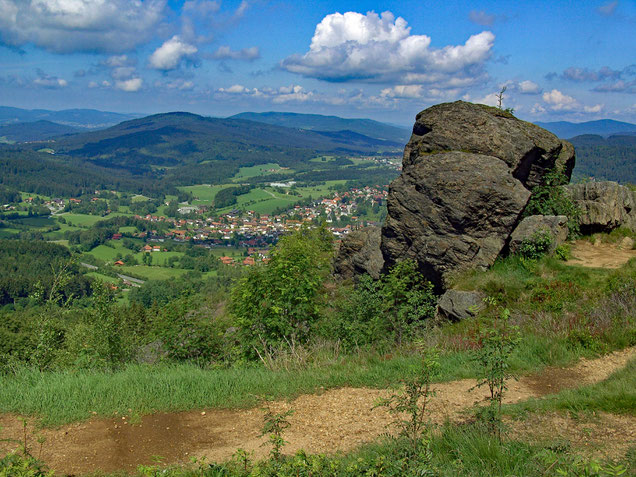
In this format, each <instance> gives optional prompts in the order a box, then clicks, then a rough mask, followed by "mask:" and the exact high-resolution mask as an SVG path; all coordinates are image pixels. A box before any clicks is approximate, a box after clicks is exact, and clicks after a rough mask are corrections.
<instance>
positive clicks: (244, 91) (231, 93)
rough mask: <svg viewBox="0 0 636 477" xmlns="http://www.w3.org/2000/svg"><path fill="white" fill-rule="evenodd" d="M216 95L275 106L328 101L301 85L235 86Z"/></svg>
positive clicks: (220, 90) (217, 91) (222, 89)
mask: <svg viewBox="0 0 636 477" xmlns="http://www.w3.org/2000/svg"><path fill="white" fill-rule="evenodd" d="M216 93H217V94H216V96H217V97H219V98H226V99H229V98H232V97H234V98H240V97H250V98H259V99H263V100H267V101H270V102H272V103H274V104H282V103H289V102H297V103H304V102H307V101H325V100H326V98H325V97H322V96H316V94H315V93H314V92H313V91H307V90H306V89H304V88H303V87H302V86H300V85H289V86H281V87H279V88H267V87H265V88H248V87H245V86H243V85H241V84H235V85H232V86H230V87H228V88H219V89H217V90H216Z"/></svg>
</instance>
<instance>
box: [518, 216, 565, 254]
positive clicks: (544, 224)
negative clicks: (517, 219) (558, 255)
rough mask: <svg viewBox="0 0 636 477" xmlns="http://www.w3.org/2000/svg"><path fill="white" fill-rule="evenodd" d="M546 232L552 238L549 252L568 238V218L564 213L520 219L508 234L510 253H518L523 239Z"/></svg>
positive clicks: (530, 238) (529, 238)
mask: <svg viewBox="0 0 636 477" xmlns="http://www.w3.org/2000/svg"><path fill="white" fill-rule="evenodd" d="M542 231H545V232H548V233H549V234H550V237H551V238H552V244H551V245H550V250H549V251H548V252H549V253H553V252H554V251H555V250H556V248H557V247H558V246H559V245H561V244H562V243H563V242H565V241H566V240H567V238H568V232H569V231H568V218H567V217H566V216H565V215H531V216H529V217H526V218H525V219H523V220H522V221H521V223H520V224H519V225H517V228H516V229H515V230H514V231H513V232H512V234H511V235H510V243H509V247H510V253H518V252H519V249H520V248H521V244H522V243H523V242H524V240H532V238H533V237H535V236H536V234H537V233H539V232H542Z"/></svg>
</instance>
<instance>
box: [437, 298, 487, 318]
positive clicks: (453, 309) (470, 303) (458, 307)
mask: <svg viewBox="0 0 636 477" xmlns="http://www.w3.org/2000/svg"><path fill="white" fill-rule="evenodd" d="M483 308H484V294H483V293H480V292H476V291H460V290H447V291H446V293H444V294H443V295H442V296H441V297H439V301H438V302H437V314H438V315H439V316H441V317H442V318H445V319H447V320H451V321H459V320H464V319H466V318H471V317H473V316H475V315H477V313H478V312H479V311H481V310H482V309H483Z"/></svg>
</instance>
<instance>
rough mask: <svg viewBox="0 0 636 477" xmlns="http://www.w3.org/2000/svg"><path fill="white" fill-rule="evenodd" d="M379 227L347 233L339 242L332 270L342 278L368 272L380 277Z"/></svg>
mask: <svg viewBox="0 0 636 477" xmlns="http://www.w3.org/2000/svg"><path fill="white" fill-rule="evenodd" d="M380 239H381V229H380V228H379V227H365V228H363V229H360V230H356V231H353V232H351V233H350V234H349V235H347V236H346V237H345V238H344V239H343V240H342V243H341V244H340V249H339V250H338V256H337V257H336V260H335V264H334V272H335V273H336V275H338V276H340V277H342V278H353V277H354V276H356V275H362V274H364V273H368V274H369V275H371V277H373V278H375V279H378V278H380V272H381V271H382V267H383V265H384V258H383V257H382V252H381V251H380Z"/></svg>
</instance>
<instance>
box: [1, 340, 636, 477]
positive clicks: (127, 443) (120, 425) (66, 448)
mask: <svg viewBox="0 0 636 477" xmlns="http://www.w3.org/2000/svg"><path fill="white" fill-rule="evenodd" d="M635 356H636V348H629V349H626V350H623V351H620V352H616V353H613V354H610V355H607V356H604V357H602V358H599V359H595V360H581V361H579V362H578V363H577V364H576V365H575V366H573V367H570V368H552V369H548V370H545V371H544V372H543V373H541V375H539V376H525V377H523V378H521V379H520V380H519V381H518V382H513V383H511V385H510V389H509V391H508V394H507V399H506V401H507V402H518V401H522V400H525V399H528V398H531V397H539V396H543V395H545V394H550V393H553V392H557V391H559V390H561V389H565V388H570V387H576V386H581V385H584V384H591V383H596V382H599V381H602V380H604V379H606V378H607V377H608V376H609V375H610V374H611V373H613V372H614V371H616V370H617V369H619V368H621V367H623V366H625V364H626V363H627V361H628V360H629V359H630V358H632V357H635ZM474 385H475V381H473V380H470V379H467V380H460V381H452V382H446V383H440V384H437V385H435V390H436V393H437V394H436V396H435V398H434V400H433V401H432V403H431V411H432V417H433V419H434V421H436V422H439V423H441V422H443V421H444V420H445V419H451V420H457V419H460V418H461V412H462V411H463V410H465V409H467V408H469V407H471V406H472V405H473V404H475V403H476V402H479V401H482V400H483V399H484V398H485V394H486V390H484V389H483V388H482V389H477V390H472V391H469V390H470V388H472V387H473V386H474ZM387 394H388V392H387V391H386V390H377V389H366V388H359V389H358V388H341V389H334V390H329V391H326V392H323V393H319V394H311V395H303V396H300V397H298V398H297V399H295V400H294V401H293V402H291V403H288V402H282V401H281V402H276V403H273V404H272V407H273V408H275V409H278V410H283V409H290V408H291V409H294V414H293V415H292V416H291V418H290V421H291V427H290V429H289V430H288V431H287V433H286V434H285V438H286V439H287V440H288V441H289V445H288V446H287V447H286V448H285V451H286V452H295V451H296V450H298V449H301V448H302V449H305V450H306V451H308V452H312V453H315V452H319V453H332V452H336V451H347V450H351V449H353V448H355V447H357V446H359V445H360V444H362V443H364V442H368V441H372V440H373V439H375V438H377V437H378V436H379V435H381V434H383V433H386V432H387V428H390V423H391V418H390V416H388V415H387V413H386V412H385V411H384V410H383V409H375V410H374V409H372V408H373V405H374V403H375V402H376V401H377V399H378V398H380V397H382V396H386V395H387ZM627 419H631V421H630V422H629V423H628V425H623V427H621V428H619V427H618V426H614V427H611V429H614V431H615V432H613V433H612V434H611V437H612V439H615V440H616V441H617V442H620V443H623V444H624V443H625V442H628V443H629V442H632V443H633V442H634V435H633V429H636V419H633V418H627ZM262 422H263V412H262V410H261V409H258V408H257V409H247V410H206V411H197V412H184V413H176V414H153V415H149V416H145V417H143V418H142V419H141V422H130V418H129V417H127V416H123V417H121V418H118V419H93V420H90V421H87V422H82V423H76V424H71V425H68V426H64V427H62V428H59V429H46V430H43V431H42V432H41V434H42V435H43V436H44V437H46V443H45V444H44V447H43V451H42V456H41V457H42V459H43V460H44V461H45V462H47V463H48V465H49V466H50V467H51V468H52V469H54V470H55V471H56V472H58V473H62V474H76V475H77V474H85V473H90V472H97V471H102V472H114V471H117V470H128V471H132V470H134V469H135V468H136V467H137V466H138V465H140V464H151V463H153V456H161V457H162V458H163V462H165V463H172V462H187V461H188V460H189V458H190V457H201V456H205V457H206V458H208V460H210V461H215V460H216V461H220V460H225V459H228V458H229V457H230V456H231V455H232V454H233V453H234V452H235V451H236V449H237V448H239V447H241V448H243V449H246V450H248V451H254V453H255V456H256V457H261V456H264V455H265V454H266V452H267V449H266V448H264V447H262V443H263V442H264V438H261V437H259V433H260V432H259V431H260V428H261V426H262ZM555 422H556V421H555ZM544 424H545V423H542V424H541V425H544ZM546 425H547V424H546ZM550 425H551V426H556V427H557V428H558V427H559V425H558V423H556V424H555V423H554V422H553V423H552V424H550ZM0 427H2V428H3V431H2V436H3V437H5V438H6V437H11V438H14V439H19V438H20V436H21V434H22V425H21V423H20V422H19V420H18V419H17V418H16V417H15V416H6V415H5V416H0ZM601 427H602V426H601ZM528 432H529V431H528ZM630 432H631V434H630ZM606 434H607V433H603V435H606ZM606 442H607V441H606ZM2 447H4V449H2V450H6V449H7V448H8V446H7V445H4V444H2V443H0V448H2ZM13 447H15V445H14V446H13ZM34 453H35V454H36V455H37V453H38V452H37V449H36V452H34Z"/></svg>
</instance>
